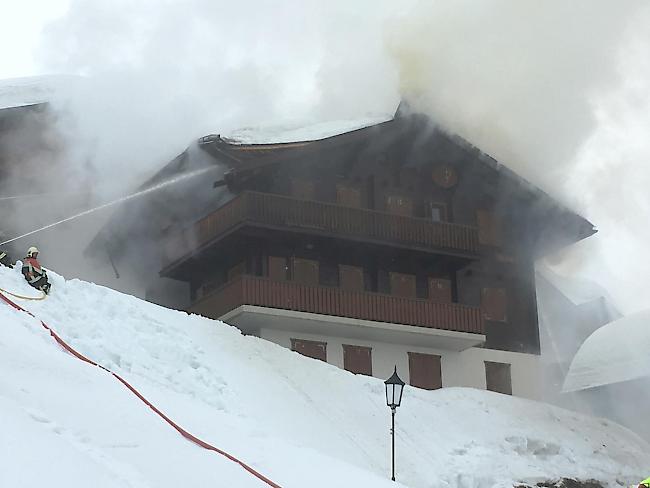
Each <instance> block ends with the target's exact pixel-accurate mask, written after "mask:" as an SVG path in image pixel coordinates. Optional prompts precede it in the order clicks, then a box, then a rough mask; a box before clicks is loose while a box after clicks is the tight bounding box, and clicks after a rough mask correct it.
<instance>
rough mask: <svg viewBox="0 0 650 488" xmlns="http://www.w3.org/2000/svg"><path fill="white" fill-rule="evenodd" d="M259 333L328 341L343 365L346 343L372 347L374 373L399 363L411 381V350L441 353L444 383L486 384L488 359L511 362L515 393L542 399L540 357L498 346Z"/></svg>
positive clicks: (284, 342)
mask: <svg viewBox="0 0 650 488" xmlns="http://www.w3.org/2000/svg"><path fill="white" fill-rule="evenodd" d="M259 336H260V337H261V338H263V339H266V340H269V341H271V342H274V343H276V344H279V345H281V346H284V347H287V348H291V339H302V340H308V341H318V342H325V343H327V362H328V363H330V364H333V365H335V366H338V367H340V368H343V344H346V345H354V346H365V347H370V348H372V375H373V376H375V377H377V378H382V379H386V378H388V377H389V376H390V375H391V374H392V373H393V368H394V367H395V365H397V372H398V374H399V375H400V377H401V378H402V379H403V380H404V381H405V382H406V383H407V384H408V383H409V379H410V378H409V358H408V353H409V352H416V353H424V354H434V355H438V356H441V369H442V385H443V387H448V386H464V387H472V388H480V389H485V388H486V374H485V361H491V362H497V363H505V364H509V365H510V373H511V379H512V394H513V395H516V396H520V397H524V398H530V399H540V398H541V396H542V394H543V392H542V388H541V381H542V374H541V371H540V369H541V363H540V357H539V356H537V355H534V354H524V353H516V352H508V351H498V350H495V349H484V348H480V347H471V348H469V349H466V350H464V351H461V352H457V351H449V350H442V349H433V348H428V347H417V346H411V345H401V344H389V343H385V342H377V341H370V340H359V339H348V338H345V337H334V336H325V335H316V334H309V333H303V332H293V331H286V330H280V329H260V330H259Z"/></svg>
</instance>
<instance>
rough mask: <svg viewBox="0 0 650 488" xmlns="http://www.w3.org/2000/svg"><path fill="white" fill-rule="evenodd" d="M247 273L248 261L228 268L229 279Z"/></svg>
mask: <svg viewBox="0 0 650 488" xmlns="http://www.w3.org/2000/svg"><path fill="white" fill-rule="evenodd" d="M243 274H246V262H245V261H242V262H241V263H237V264H236V265H234V266H233V267H232V268H230V269H229V270H228V281H232V280H234V279H235V278H238V277H239V276H241V275H243Z"/></svg>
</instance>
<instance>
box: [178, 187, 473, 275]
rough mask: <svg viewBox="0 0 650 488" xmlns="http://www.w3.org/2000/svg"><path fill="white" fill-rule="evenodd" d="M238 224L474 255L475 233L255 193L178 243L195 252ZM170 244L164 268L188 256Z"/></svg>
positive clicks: (227, 207)
mask: <svg viewBox="0 0 650 488" xmlns="http://www.w3.org/2000/svg"><path fill="white" fill-rule="evenodd" d="M244 223H249V224H258V225H264V226H270V227H278V228H292V229H302V230H305V231H318V232H321V233H325V234H330V235H339V236H348V237H353V238H357V239H363V240H370V241H375V242H390V243H397V244H402V245H408V246H414V247H418V248H424V249H447V250H451V251H456V252H460V253H463V254H475V253H477V252H478V249H479V240H478V229H477V228H476V227H472V226H467V225H460V224H452V223H447V222H432V221H430V220H427V219H423V218H417V217H406V216H401V215H393V214H389V213H385V212H377V211H374V210H368V209H363V208H353V207H345V206H342V205H338V204H333V203H325V202H318V201H312V200H298V199H295V198H290V197H285V196H281V195H274V194H270V193H258V192H243V193H242V194H240V195H238V196H237V197H235V198H234V199H232V200H231V201H230V202H228V203H227V204H226V205H224V206H223V207H221V208H219V209H218V210H216V211H215V212H213V213H211V214H210V215H208V216H207V217H205V218H203V219H201V220H200V221H198V222H197V223H196V224H195V225H194V227H192V228H190V229H188V230H187V231H186V232H187V234H186V235H183V236H178V237H180V241H181V242H185V243H188V242H190V243H191V246H189V248H190V249H197V248H199V247H201V246H203V245H205V244H206V243H208V242H209V241H211V240H213V239H215V238H217V237H219V236H220V235H222V234H224V233H225V232H227V231H228V230H229V229H232V228H233V227H235V226H237V225H240V224H244ZM170 244H171V245H170V246H169V248H170V252H168V256H167V258H168V260H167V263H168V264H169V263H172V262H173V261H174V260H176V259H178V258H180V257H181V256H182V255H183V254H184V253H182V252H180V253H179V251H180V250H182V249H183V248H185V252H187V251H189V250H190V249H188V246H179V245H178V242H171V243H170Z"/></svg>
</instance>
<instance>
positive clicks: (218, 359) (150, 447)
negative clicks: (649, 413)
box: [0, 269, 650, 488]
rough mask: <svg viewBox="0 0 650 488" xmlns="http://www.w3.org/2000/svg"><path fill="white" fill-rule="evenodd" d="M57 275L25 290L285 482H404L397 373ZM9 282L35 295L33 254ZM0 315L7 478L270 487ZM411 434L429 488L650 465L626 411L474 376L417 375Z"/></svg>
mask: <svg viewBox="0 0 650 488" xmlns="http://www.w3.org/2000/svg"><path fill="white" fill-rule="evenodd" d="M51 279H52V281H53V283H54V284H53V294H52V295H51V296H50V297H48V298H47V299H46V300H44V301H42V302H21V304H22V305H24V306H25V308H27V309H29V310H31V311H32V312H33V313H34V314H35V315H36V316H37V317H39V318H41V319H43V320H44V321H45V322H47V323H48V324H49V325H51V326H52V327H53V328H54V329H55V330H56V331H57V332H58V333H59V334H60V335H61V336H62V337H63V338H64V339H65V340H67V341H68V342H70V343H71V344H72V345H73V346H74V347H76V348H77V349H78V350H80V351H81V352H82V353H83V354H86V355H88V356H89V357H91V358H92V359H94V360H96V361H98V362H99V363H101V364H102V365H104V366H106V367H108V368H110V369H111V370H114V371H115V372H117V373H119V374H121V375H123V376H124V377H125V378H126V379H127V380H128V381H130V382H131V383H132V384H133V385H134V386H136V387H137V388H138V389H140V390H141V391H142V392H143V393H144V394H145V396H147V397H148V398H149V399H150V400H152V401H153V403H155V404H156V405H157V406H159V407H160V408H161V409H162V410H163V411H164V412H165V413H167V414H168V415H169V416H171V417H172V418H173V419H174V420H176V421H177V422H178V423H179V424H180V425H181V426H183V427H184V428H186V429H188V430H189V431H190V432H192V433H193V434H195V435H197V436H199V437H201V438H203V439H204V440H206V441H208V442H211V443H212V444H214V445H216V446H217V447H219V448H222V449H225V450H227V451H229V452H231V453H232V454H234V455H236V456H238V457H240V458H241V459H242V460H243V461H245V462H248V463H249V464H251V465H253V467H255V468H256V469H258V470H259V471H261V472H262V474H264V475H266V476H268V477H270V478H271V479H272V480H274V481H275V482H277V483H279V484H280V485H281V486H283V487H284V488H289V487H305V486H309V487H333V486H336V487H339V486H373V487H379V488H381V487H382V486H386V487H388V486H395V484H394V483H391V482H390V481H389V480H388V468H389V459H390V458H389V454H390V451H389V449H390V437H389V435H388V430H389V429H388V426H389V411H388V409H387V407H386V406H385V403H384V387H383V384H382V381H381V380H378V379H374V378H368V377H363V376H354V375H352V374H350V373H347V372H345V371H341V370H339V369H337V368H335V367H333V366H330V365H328V364H324V363H321V362H318V361H314V360H311V359H307V358H303V357H301V356H299V355H297V354H295V353H293V352H291V351H288V350H286V349H284V348H281V347H279V346H276V345H274V344H271V343H268V342H266V341H263V340H260V339H257V338H253V337H245V336H242V335H241V334H240V333H239V332H238V330H237V329H235V328H232V327H230V326H227V325H225V324H222V323H220V322H217V321H213V320H208V319H205V318H202V317H197V316H188V315H187V314H185V313H183V312H177V311H173V310H168V309H165V308H161V307H158V306H156V305H153V304H150V303H147V302H143V301H141V300H138V299H136V298H134V297H131V296H128V295H123V294H120V293H118V292H115V291H112V290H110V289H107V288H103V287H100V286H96V285H93V284H89V283H85V282H82V281H79V280H70V281H65V280H64V279H63V278H62V277H60V276H57V275H55V274H53V273H52V276H51ZM0 287H2V288H5V289H9V290H11V291H14V292H18V293H24V294H29V293H33V290H32V289H31V288H29V287H28V286H27V285H26V283H24V281H23V280H22V277H21V276H20V274H19V272H18V271H17V270H6V269H0ZM0 324H1V326H0V371H1V372H2V374H1V375H0V419H2V423H3V428H2V429H1V430H0V432H2V434H0V435H2V436H3V442H2V443H0V486H12V487H32V486H43V485H44V483H45V482H46V481H47V486H50V487H57V486H66V487H77V486H78V487H82V486H84V487H86V486H96V487H104V486H127V487H129V486H131V487H156V488H158V487H162V488H165V487H178V486H196V487H203V486H229V487H230V486H233V487H235V486H236V487H240V486H241V487H248V486H264V485H263V484H262V483H261V482H260V481H259V480H257V479H255V478H253V477H252V476H250V475H249V474H248V473H246V472H245V471H244V470H243V469H241V468H240V467H238V466H237V465H235V464H234V463H230V462H228V461H227V460H225V459H223V458H220V457H219V456H218V455H215V454H214V453H211V452H208V451H204V450H202V449H200V448H198V447H196V446H194V445H193V444H191V443H189V442H188V441H186V440H184V439H183V438H182V437H180V436H179V435H178V433H176V432H175V431H174V430H173V429H171V428H170V427H169V426H168V425H167V424H165V423H164V422H162V421H161V420H160V419H159V418H158V417H156V416H154V415H153V414H152V413H151V411H150V410H148V409H147V407H145V406H144V405H142V404H141V403H139V401H138V400H137V399H136V398H135V397H133V396H132V395H131V394H130V393H129V392H128V391H127V390H126V389H125V388H124V387H123V386H122V385H121V384H120V383H118V382H117V381H116V380H115V379H114V378H113V377H112V376H111V375H109V374H107V373H105V372H103V371H101V370H100V369H99V368H95V367H92V366H89V365H86V364H84V363H81V362H79V361H78V360H76V359H74V358H72V357H71V356H69V355H67V354H65V353H64V352H63V351H62V350H61V349H60V348H59V347H58V346H57V345H56V344H54V343H53V341H52V340H51V338H50V337H49V336H48V334H47V333H46V331H44V329H42V327H41V326H40V325H39V323H38V322H37V321H36V320H35V319H32V318H30V317H29V316H27V315H26V314H24V313H21V312H18V311H15V310H13V309H12V308H11V307H9V306H5V305H4V304H0ZM396 434H397V439H396V444H397V470H398V474H397V476H398V481H401V482H402V483H403V484H404V485H406V486H411V487H433V486H436V487H437V486H453V487H473V486H481V487H485V486H511V485H512V483H513V481H534V480H537V479H540V478H555V477H560V476H575V477H580V478H596V479H600V480H603V481H606V482H609V483H611V484H613V483H615V482H616V480H621V481H622V482H624V483H633V482H635V481H638V479H641V478H640V476H645V475H646V474H645V472H644V471H645V470H646V469H647V468H648V466H650V455H649V454H648V453H650V446H649V445H648V444H646V443H645V442H644V441H643V440H641V439H640V438H639V437H637V436H635V435H634V434H632V433H631V432H629V431H627V430H625V429H623V428H622V427H619V426H617V425H615V424H612V423H610V422H607V421H605V420H602V419H593V418H588V417H584V416H581V415H579V414H575V413H572V412H569V411H565V410H561V409H558V408H555V407H551V406H548V405H544V404H540V403H535V402H531V401H527V400H522V399H516V398H510V397H507V396H503V395H499V394H496V393H490V392H484V391H478V390H471V389H456V388H453V389H452V388H450V389H443V390H439V391H435V392H427V391H421V390H417V389H414V388H408V387H407V389H406V390H405V393H404V400H403V405H402V407H401V408H400V409H399V411H398V414H397V429H396Z"/></svg>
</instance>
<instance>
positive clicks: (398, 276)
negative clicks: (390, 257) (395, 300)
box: [389, 273, 417, 298]
mask: <svg viewBox="0 0 650 488" xmlns="http://www.w3.org/2000/svg"><path fill="white" fill-rule="evenodd" d="M389 275H390V293H391V295H395V296H397V297H408V298H415V297H416V293H417V291H416V282H415V275H411V274H404V273H389Z"/></svg>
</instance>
